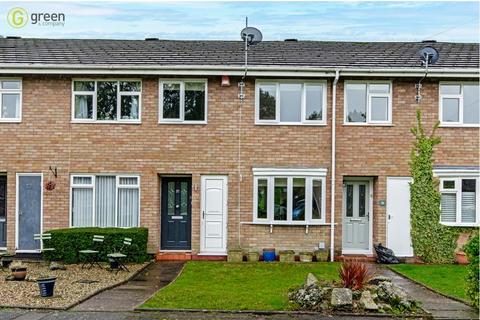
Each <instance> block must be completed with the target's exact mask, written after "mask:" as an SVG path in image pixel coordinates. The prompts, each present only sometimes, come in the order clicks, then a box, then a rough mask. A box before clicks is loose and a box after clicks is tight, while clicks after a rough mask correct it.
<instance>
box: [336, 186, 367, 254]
mask: <svg viewBox="0 0 480 320" xmlns="http://www.w3.org/2000/svg"><path fill="white" fill-rule="evenodd" d="M369 194H370V193H369V182H368V181H346V182H345V183H344V192H343V199H344V200H343V232H342V233H343V237H342V238H343V247H342V249H343V251H345V252H349V251H352V253H354V252H355V251H359V252H361V251H366V250H369V243H370V241H369V239H370V222H369V219H370V208H369Z"/></svg>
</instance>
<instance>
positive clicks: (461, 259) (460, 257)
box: [455, 251, 468, 264]
mask: <svg viewBox="0 0 480 320" xmlns="http://www.w3.org/2000/svg"><path fill="white" fill-rule="evenodd" d="M455 255H456V257H457V263H458V264H468V259H467V255H466V254H465V252H463V251H458V252H456V253H455Z"/></svg>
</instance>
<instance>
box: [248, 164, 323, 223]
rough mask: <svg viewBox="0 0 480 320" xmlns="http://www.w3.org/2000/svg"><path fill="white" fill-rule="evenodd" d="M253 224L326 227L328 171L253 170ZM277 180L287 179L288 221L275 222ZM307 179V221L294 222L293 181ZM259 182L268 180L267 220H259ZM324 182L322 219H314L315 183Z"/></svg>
mask: <svg viewBox="0 0 480 320" xmlns="http://www.w3.org/2000/svg"><path fill="white" fill-rule="evenodd" d="M253 175H254V177H253V222H254V223H258V224H269V225H300V226H305V225H324V224H325V221H326V175H327V170H326V169H275V168H253ZM276 178H286V179H287V199H288V200H287V201H288V202H287V204H288V208H287V220H285V221H279V220H274V213H273V211H274V195H275V191H274V187H275V185H274V183H275V179H276ZM294 178H302V179H305V220H304V221H295V220H292V209H293V208H292V206H293V179H294ZM258 180H267V186H268V187H267V218H266V219H259V218H258V212H257V210H258V207H257V201H258V194H257V190H258ZM314 180H320V181H322V203H321V204H320V205H321V208H320V210H321V218H320V219H313V218H312V194H313V189H312V187H313V181H314Z"/></svg>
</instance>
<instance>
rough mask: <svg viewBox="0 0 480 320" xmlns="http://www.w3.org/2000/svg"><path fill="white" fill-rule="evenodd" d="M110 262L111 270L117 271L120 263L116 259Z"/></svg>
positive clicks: (109, 260)
mask: <svg viewBox="0 0 480 320" xmlns="http://www.w3.org/2000/svg"><path fill="white" fill-rule="evenodd" d="M108 262H109V263H110V270H116V269H118V267H119V265H118V261H117V260H115V259H108Z"/></svg>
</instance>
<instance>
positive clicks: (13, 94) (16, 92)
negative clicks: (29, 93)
mask: <svg viewBox="0 0 480 320" xmlns="http://www.w3.org/2000/svg"><path fill="white" fill-rule="evenodd" d="M21 103H22V81H21V80H13V79H12V80H10V79H0V122H19V121H21Z"/></svg>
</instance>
